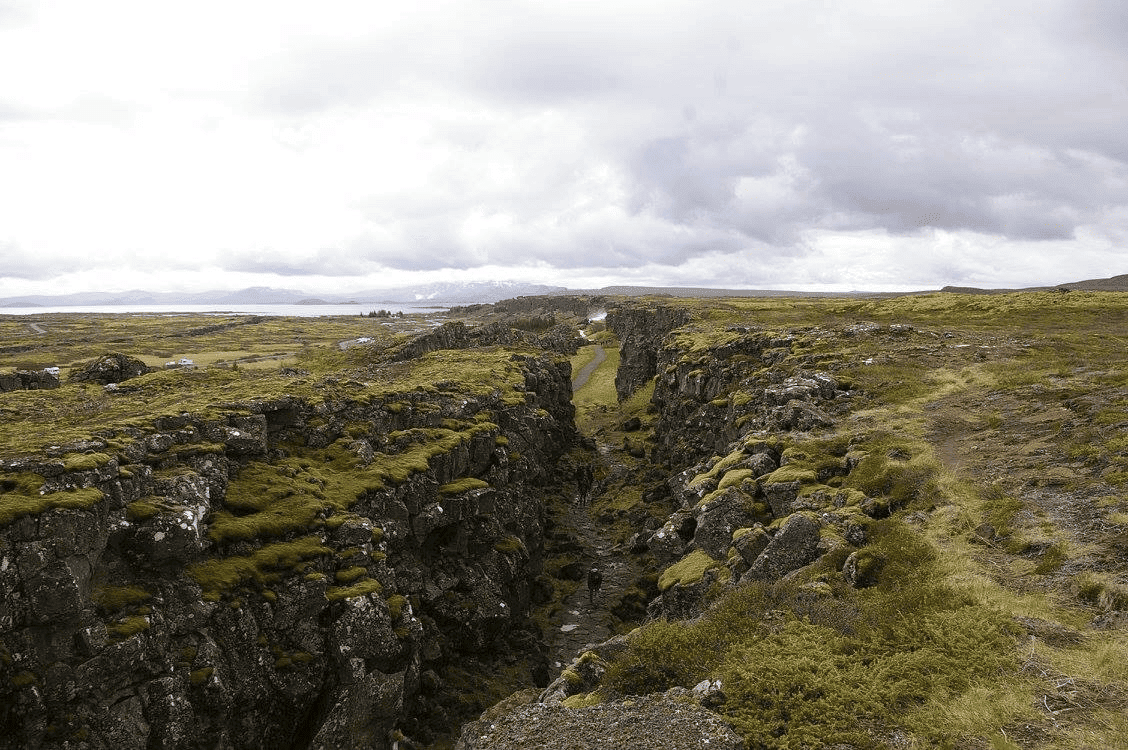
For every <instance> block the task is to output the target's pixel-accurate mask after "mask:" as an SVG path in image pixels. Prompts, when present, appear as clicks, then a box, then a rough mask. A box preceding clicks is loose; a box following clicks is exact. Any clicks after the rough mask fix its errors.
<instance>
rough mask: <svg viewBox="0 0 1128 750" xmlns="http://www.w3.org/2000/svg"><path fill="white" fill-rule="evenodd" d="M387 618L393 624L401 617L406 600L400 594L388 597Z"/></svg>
mask: <svg viewBox="0 0 1128 750" xmlns="http://www.w3.org/2000/svg"><path fill="white" fill-rule="evenodd" d="M387 604H388V617H390V618H391V619H392V622H395V621H396V620H398V619H399V618H400V617H402V616H403V611H404V608H405V606H406V605H407V598H406V597H404V596H403V595H401V594H392V595H391V596H389V597H388V602H387Z"/></svg>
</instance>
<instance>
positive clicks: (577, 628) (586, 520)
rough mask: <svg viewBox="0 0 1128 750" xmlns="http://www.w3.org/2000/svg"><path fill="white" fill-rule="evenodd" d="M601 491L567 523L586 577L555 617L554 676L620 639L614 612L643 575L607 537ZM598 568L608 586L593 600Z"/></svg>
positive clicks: (580, 503)
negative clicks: (600, 515) (598, 503)
mask: <svg viewBox="0 0 1128 750" xmlns="http://www.w3.org/2000/svg"><path fill="white" fill-rule="evenodd" d="M600 453H601V454H603V455H604V458H605V459H606V458H607V454H608V453H610V451H609V450H608V449H607V448H606V447H604V446H601V450H600ZM598 492H599V489H598V488H593V490H592V493H591V498H590V500H588V501H584V500H583V499H582V498H580V497H579V496H578V493H577V496H576V498H575V499H574V501H573V503H572V504H571V506H570V507H569V508H568V514H567V517H566V518H565V519H564V523H565V524H566V525H567V527H568V528H569V529H570V530H571V531H572V532H573V534H574V536H575V539H576V541H577V542H578V543H579V544H580V545H582V546H583V549H584V555H583V558H582V560H583V563H584V571H585V579H584V580H583V581H581V582H580V585H579V586H578V587H577V588H576V590H575V591H574V592H573V593H572V594H571V596H569V597H568V598H567V599H566V600H565V601H564V604H563V607H562V609H561V610H560V612H558V613H557V614H556V616H555V617H554V618H552V624H553V629H552V633H551V639H550V657H549V666H550V668H551V670H552V671H553V673H554V674H556V673H559V671H560V670H561V669H563V668H564V667H566V666H568V664H569V663H571V661H572V660H573V659H574V658H576V657H577V656H579V655H580V654H582V653H583V652H584V651H585V650H586V649H587V648H588V647H589V646H591V645H594V644H597V643H602V642H603V641H606V640H607V639H608V638H611V637H612V636H613V635H615V631H614V629H613V628H614V627H615V625H616V623H618V620H617V618H616V617H615V616H614V615H613V614H612V612H611V610H612V608H614V607H615V606H616V605H617V604H618V603H619V602H620V601H621V600H622V598H623V595H624V594H625V593H626V592H627V591H628V590H629V589H630V588H631V587H632V586H634V585H635V583H636V582H637V581H638V579H639V577H640V576H641V575H642V572H643V571H642V569H641V567H640V566H639V565H638V564H637V562H636V561H635V560H634V558H633V557H632V556H631V555H630V554H629V553H628V552H627V550H626V549H624V548H623V547H622V546H618V545H616V544H615V543H614V541H613V540H612V539H609V538H608V537H607V536H606V534H607V532H608V531H609V529H608V526H607V524H605V523H601V522H600V521H599V520H598V519H596V518H595V517H594V515H595V514H594V511H593V505H594V503H593V502H592V501H594V500H595V499H597V493H598ZM592 567H597V568H598V569H599V570H600V572H601V573H602V574H603V585H602V587H601V588H600V591H599V593H598V594H597V595H595V596H594V597H591V598H590V599H589V594H588V587H587V579H586V572H587V571H588V570H590V569H591V568H592Z"/></svg>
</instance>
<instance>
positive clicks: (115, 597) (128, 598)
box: [90, 586, 153, 615]
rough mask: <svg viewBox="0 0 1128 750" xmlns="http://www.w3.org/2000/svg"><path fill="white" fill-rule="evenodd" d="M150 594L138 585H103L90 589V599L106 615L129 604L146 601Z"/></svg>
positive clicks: (118, 610)
mask: <svg viewBox="0 0 1128 750" xmlns="http://www.w3.org/2000/svg"><path fill="white" fill-rule="evenodd" d="M152 596H153V595H152V594H150V593H149V592H148V591H146V590H145V589H143V588H141V587H140V586H103V587H102V588H99V589H95V590H94V591H92V592H91V594H90V599H91V600H92V601H93V602H94V606H96V607H97V608H98V611H99V612H101V613H102V614H104V615H106V614H113V613H115V612H120V611H121V610H123V609H125V608H126V607H128V606H130V605H133V604H139V603H141V602H143V601H148V600H149V599H151V598H152Z"/></svg>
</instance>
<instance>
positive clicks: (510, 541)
mask: <svg viewBox="0 0 1128 750" xmlns="http://www.w3.org/2000/svg"><path fill="white" fill-rule="evenodd" d="M494 549H495V550H497V551H498V552H501V553H503V554H506V555H513V554H517V553H518V552H520V553H523V554H526V555H527V554H528V553H529V550H528V549H527V548H526V547H525V543H524V542H523V541H521V538H520V537H517V536H514V535H513V534H509V535H508V536H504V537H502V538H501V539H499V540H497V541H496V542H494Z"/></svg>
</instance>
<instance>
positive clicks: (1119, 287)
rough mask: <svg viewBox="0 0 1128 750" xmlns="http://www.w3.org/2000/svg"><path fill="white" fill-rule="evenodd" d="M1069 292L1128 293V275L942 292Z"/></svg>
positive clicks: (972, 287)
mask: <svg viewBox="0 0 1128 750" xmlns="http://www.w3.org/2000/svg"><path fill="white" fill-rule="evenodd" d="M1055 290H1069V291H1074V292H1128V274H1124V273H1122V274H1120V275H1119V276H1110V277H1109V278H1107V279H1086V280H1085V281H1070V282H1068V283H1065V284H1057V285H1056V286H1028V287H1023V288H1021V289H980V288H979V287H974V286H946V287H944V288H943V289H941V290H940V291H942V292H957V293H960V294H1003V293H1005V292H1049V291H1055Z"/></svg>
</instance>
